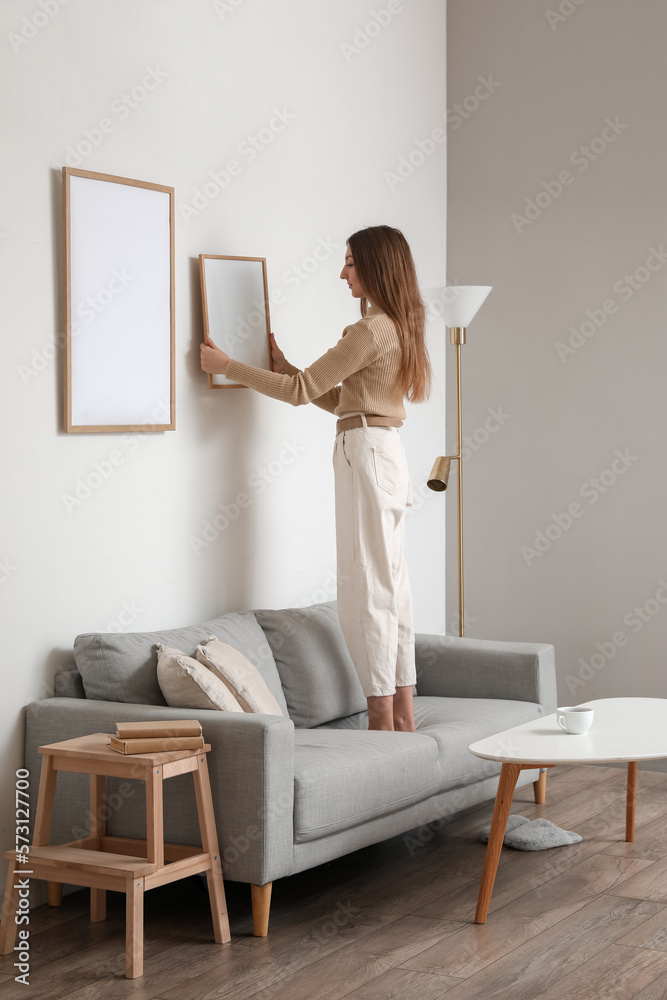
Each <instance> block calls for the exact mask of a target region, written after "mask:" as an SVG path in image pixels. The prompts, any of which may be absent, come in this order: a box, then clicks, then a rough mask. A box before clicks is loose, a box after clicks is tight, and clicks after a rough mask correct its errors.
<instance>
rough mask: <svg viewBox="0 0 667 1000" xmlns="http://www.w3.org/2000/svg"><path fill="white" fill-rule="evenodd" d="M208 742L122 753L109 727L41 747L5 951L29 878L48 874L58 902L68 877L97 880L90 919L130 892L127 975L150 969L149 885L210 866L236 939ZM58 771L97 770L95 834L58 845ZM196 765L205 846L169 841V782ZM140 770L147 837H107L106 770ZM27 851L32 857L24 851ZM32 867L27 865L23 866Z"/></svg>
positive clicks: (221, 929)
mask: <svg viewBox="0 0 667 1000" xmlns="http://www.w3.org/2000/svg"><path fill="white" fill-rule="evenodd" d="M210 749H211V747H210V746H209V745H208V744H206V745H205V746H204V748H203V750H169V751H165V752H162V753H142V754H132V755H129V754H128V755H123V754H120V753H117V752H116V751H115V750H112V749H111V748H110V747H109V736H108V734H106V733H95V734H93V735H92V736H81V737H79V738H78V739H74V740H64V741H63V742H62V743H51V744H48V745H47V746H43V747H40V748H39V752H40V753H41V754H42V755H43V757H42V776H41V780H40V785H39V796H38V800H37V813H36V816H35V830H34V835H33V846H32V847H31V848H30V853H29V854H28V855H19V854H17V852H16V851H7V853H6V854H5V857H6V858H8V859H9V862H10V864H9V872H8V874H7V889H6V893H5V905H4V908H3V914H2V923H1V924H0V954H2V955H8V954H9V953H10V952H11V951H12V949H13V947H14V941H15V938H16V923H15V920H14V916H15V914H16V910H17V907H18V899H19V886H18V885H16V884H15V883H18V881H19V880H20V879H22V878H39V879H46V880H47V881H48V883H49V902H50V903H51V905H59V904H60V897H61V894H62V884H63V883H67V884H71V885H86V886H89V887H90V919H91V920H92V921H99V920H104V919H105V917H106V891H107V889H111V890H114V891H115V892H124V893H125V896H126V967H125V975H126V977H127V978H128V979H136V978H137V977H138V976H141V975H143V964H144V899H143V896H144V892H146V891H147V890H148V889H154V888H155V886H158V885H165V884H166V883H167V882H175V881H176V880H177V879H181V878H187V876H188V875H195V874H197V873H198V872H206V880H207V882H208V893H209V899H210V903H211V915H212V917H213V931H214V934H215V940H216V942H217V943H218V944H223V943H225V942H227V941H229V940H231V935H230V932H229V919H228V917H227V906H226V902H225V889H224V885H223V881H222V866H221V864H220V851H219V848H218V835H217V832H216V829H215V817H214V815H213V802H212V800H211V786H210V783H209V777H208V767H207V764H206V754H207V753H208V751H209V750H210ZM58 771H77V772H79V773H83V774H89V775H90V835H89V836H88V837H85V838H84V839H82V840H75V841H72V842H71V843H69V844H61V845H60V846H55V845H52V844H49V840H50V836H51V817H52V815H53V800H54V795H55V791H56V778H57V777H58ZM188 772H191V773H192V777H193V780H194V784H195V795H196V798H197V813H198V816H199V829H200V831H201V842H202V846H201V847H190V846H187V845H183V844H165V843H164V834H163V815H162V783H163V781H164V779H165V778H173V777H174V776H175V775H177V774H186V773H188ZM107 777H117V778H135V779H139V780H141V781H145V782H146V840H133V839H130V838H128V837H108V836H107V834H106V821H105V819H104V818H103V817H104V815H105V805H104V798H105V790H106V778H107ZM25 857H27V863H21V861H20V860H19V858H25ZM22 869H25V870H22Z"/></svg>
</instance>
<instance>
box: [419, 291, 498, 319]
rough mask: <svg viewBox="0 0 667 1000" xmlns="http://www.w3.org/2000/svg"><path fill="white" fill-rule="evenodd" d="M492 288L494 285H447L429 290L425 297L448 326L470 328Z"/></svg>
mask: <svg viewBox="0 0 667 1000" xmlns="http://www.w3.org/2000/svg"><path fill="white" fill-rule="evenodd" d="M492 288H493V286H492V285H446V286H444V287H441V288H427V289H426V290H425V295H426V297H427V298H428V300H429V301H430V303H431V305H432V306H433V308H434V309H435V310H436V312H437V313H438V315H440V316H442V318H443V319H444V321H445V323H446V324H447V326H468V325H469V324H470V323H471V322H472V320H473V319H474V318H475V316H476V315H477V312H478V310H479V308H480V306H481V305H482V304H483V302H484V301H485V299H486V297H487V295H488V294H489V292H490V291H491V289H492Z"/></svg>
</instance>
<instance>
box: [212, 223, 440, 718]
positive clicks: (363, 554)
mask: <svg viewBox="0 0 667 1000" xmlns="http://www.w3.org/2000/svg"><path fill="white" fill-rule="evenodd" d="M340 276H341V278H343V280H345V281H347V284H348V287H349V289H350V292H351V293H352V296H353V297H354V298H356V299H360V304H361V316H362V318H361V319H360V320H359V321H358V322H357V323H354V324H353V325H352V326H348V327H346V328H345V329H344V330H343V335H342V337H341V339H340V340H339V341H338V343H337V344H336V345H335V346H334V347H332V348H331V349H330V350H328V351H327V352H326V354H324V355H323V356H322V357H321V358H319V359H318V360H317V361H315V362H313V364H312V365H310V366H309V367H308V368H306V369H304V371H299V369H297V368H295V367H294V366H293V365H290V364H289V362H287V361H286V360H285V356H284V354H283V353H282V351H281V350H280V348H279V347H278V345H277V344H276V341H275V338H274V336H273V334H271V348H272V368H273V370H272V371H270V372H268V371H265V370H264V369H261V368H256V367H254V366H252V365H246V364H244V363H242V362H240V361H233V360H232V359H230V358H229V357H228V356H227V355H226V354H225V353H224V352H223V351H221V350H219V349H218V348H217V347H216V346H215V344H214V343H213V342H212V341H211V340H208V339H207V340H206V342H205V343H204V344H202V347H201V366H202V368H203V370H204V371H205V372H211V373H216V374H223V375H227V377H228V378H230V379H232V380H233V381H234V382H240V383H242V384H243V385H247V386H250V387H251V388H253V389H256V390H257V391H258V392H261V393H264V394H265V395H267V396H272V397H273V398H274V399H280V400H283V401H284V402H286V403H292V404H293V405H294V406H298V405H300V404H302V403H311V402H312V403H315V404H316V405H317V406H320V407H322V408H323V409H325V410H328V411H329V412H331V413H335V414H336V416H338V418H339V420H338V423H337V425H336V442H335V446H334V457H333V462H334V473H335V484H336V547H337V558H338V574H337V575H338V617H339V620H340V624H341V627H342V630H343V634H344V636H345V641H346V643H347V646H348V649H349V651H350V656H351V657H352V662H353V663H354V666H355V669H356V671H357V673H358V675H359V680H360V681H361V686H362V688H363V691H364V694H365V696H366V698H367V701H368V728H369V729H389V730H403V731H408V732H414V730H415V723H414V717H413V708H412V688H413V685H414V683H415V677H416V674H415V655H414V633H413V627H412V599H411V595H410V585H409V582H408V574H407V569H406V565H405V559H404V556H403V535H404V526H405V512H406V508H407V507H408V506H410V505H411V499H410V497H411V491H410V480H409V476H408V467H407V463H406V459H405V452H404V450H403V445H402V443H401V440H400V437H399V431H398V428H399V427H401V426H402V423H403V420H404V419H405V416H406V412H405V407H404V399H405V398H407V399H409V400H411V401H414V402H419V401H421V400H424V399H426V398H427V396H428V392H429V387H430V377H431V367H430V363H429V358H428V353H427V350H426V344H425V340H424V305H423V303H422V300H421V297H420V294H419V288H418V285H417V277H416V273H415V266H414V262H413V259H412V254H411V252H410V248H409V246H408V244H407V242H406V240H405V237H404V236H403V234H402V233H401V232H399V231H398V230H397V229H392V228H391V227H389V226H371V227H369V228H367V229H361V230H359V232H356V233H354V234H353V235H352V236H350V238H349V240H348V241H347V246H346V253H345V263H344V265H343V269H342V271H341V274H340Z"/></svg>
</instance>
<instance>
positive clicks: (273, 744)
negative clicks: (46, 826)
mask: <svg viewBox="0 0 667 1000" xmlns="http://www.w3.org/2000/svg"><path fill="white" fill-rule="evenodd" d="M188 718H189V719H193V718H197V719H199V721H200V722H201V724H202V727H203V731H204V738H205V740H206V742H207V743H210V744H211V752H210V754H209V759H208V765H209V772H210V777H211V791H212V795H213V806H214V811H215V818H216V824H217V828H218V838H219V841H220V851H221V855H222V862H223V871H224V873H225V875H226V877H228V878H231V879H234V880H236V881H240V882H253V883H255V884H256V885H263V884H264V883H265V882H270V881H273V880H274V879H277V878H281V877H282V876H284V875H290V874H292V871H293V844H294V828H293V818H292V817H293V809H294V806H293V803H294V724H293V723H292V721H291V720H290V719H286V718H283V717H282V716H276V715H251V714H245V713H244V714H241V713H237V712H215V711H204V710H201V709H186V708H167V707H164V706H160V705H133V704H125V703H119V702H109V701H94V700H92V699H90V700H88V699H84V700H81V699H79V698H47V699H45V700H43V701H35V702H32V703H31V704H30V705H28V707H27V709H26V743H25V757H26V767H27V768H28V769H29V771H30V775H31V782H30V784H31V795H34V796H35V799H34V800H33V801H32V803H31V805H32V809H31V814H32V815H33V816H34V815H35V812H34V810H35V805H36V793H37V789H38V787H39V773H40V769H41V755H40V754H38V753H37V748H38V747H39V746H42V745H43V744H46V743H55V742H57V741H59V740H65V739H73V738H74V737H76V736H86V735H88V734H90V733H98V732H103V733H112V732H115V727H116V722H134V721H150V720H151V719H164V720H168V719H188ZM80 777H81V776H80V775H70V774H63V775H61V778H59V779H58V785H59V786H60V784H61V779H62V784H63V791H64V793H65V794H64V795H63V796H62V799H63V801H62V802H60V801H59V796H58V793H56V810H55V813H54V830H53V840H54V842H55V843H59V842H65V841H67V840H70V839H73V837H72V836H71V833H72V830H73V829H74V827H75V826H76V827H78V828H80V827H84V828H85V827H86V825H87V821H88V808H87V802H88V800H87V789H88V786H87V778H86V781H85V782H80V781H79V783H78V784H76V779H80ZM184 778H185V780H183V779H182V778H180V777H178V778H172V779H170V780H169V781H168V782H167V784H166V791H165V834H166V835H167V839H169V838H171V839H172V840H175V841H176V842H181V843H190V842H191V840H190V838H191V836H192V829H196V826H195V824H196V811H195V809H194V794H193V791H192V780H191V779H190V778H189V776H188V775H186V776H184ZM109 781H111V779H109ZM176 782H181V784H180V786H179V789H178V794H177V795H176V798H177V799H179V800H180V801H177V802H176V803H174V802H173V801H170V788H169V786H170V785H171V784H172V783H174V784H175V783H176ZM108 787H110V788H111V787H115V786H112V785H111V784H108ZM68 792H69V794H68ZM143 824H144V813H143V789H142V790H141V792H140V793H139V792H138V793H137V794H133V795H132V798H131V799H130V800H129V802H128V803H126V804H123V805H122V806H121V807H119V808H118V809H117V810H116V811H114V812H113V815H112V817H111V820H110V832H118V833H120V835H122V836H138V835H139V834H138V833H137V832H135V830H134V826H136V825H139V826H140V827H141V826H143ZM111 827H115V829H113V830H112V829H111ZM170 827H171V829H170ZM181 829H183V830H184V831H185V832H184V834H183V836H182V837H181V836H180V830H181ZM197 842H198V840H195V843H197Z"/></svg>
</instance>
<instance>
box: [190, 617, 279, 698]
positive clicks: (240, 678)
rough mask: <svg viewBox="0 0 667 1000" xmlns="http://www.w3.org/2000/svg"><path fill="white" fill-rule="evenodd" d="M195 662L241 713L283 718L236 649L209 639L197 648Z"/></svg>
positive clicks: (256, 673)
mask: <svg viewBox="0 0 667 1000" xmlns="http://www.w3.org/2000/svg"><path fill="white" fill-rule="evenodd" d="M197 659H198V660H199V661H200V662H201V663H203V664H205V666H207V667H208V668H209V670H211V672H212V673H213V674H214V676H216V677H219V678H220V680H221V681H222V682H223V683H224V684H226V685H227V687H228V688H229V690H230V691H231V693H232V694H233V695H234V697H235V698H236V700H237V701H238V702H239V704H240V705H241V706H242V707H243V709H244V711H246V712H256V713H258V714H261V715H282V714H283V712H282V709H281V707H280V705H279V704H278V702H277V701H276V699H275V697H274V696H273V695H272V694H271V692H270V691H269V688H268V686H267V683H266V681H265V680H264V678H263V677H262V675H261V674H260V672H259V670H258V669H257V667H255V666H253V664H252V663H251V662H250V660H249V659H248V658H247V657H245V656H244V655H243V653H240V652H239V651H238V649H234V647H233V646H228V645H227V643H226V642H220V640H219V639H216V637H215V636H214V635H212V636H211V638H210V639H209V640H208V642H207V643H206V645H205V646H202V645H199V646H197Z"/></svg>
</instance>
